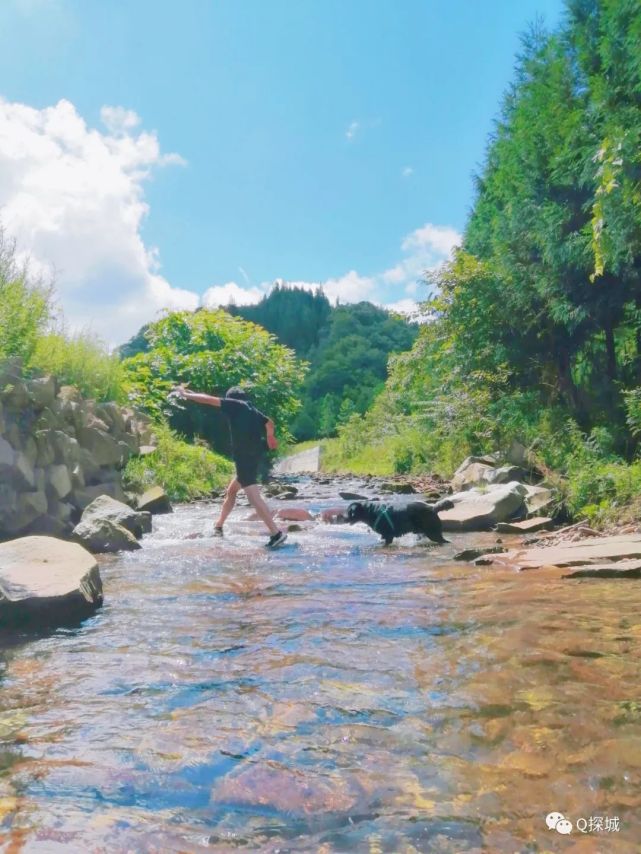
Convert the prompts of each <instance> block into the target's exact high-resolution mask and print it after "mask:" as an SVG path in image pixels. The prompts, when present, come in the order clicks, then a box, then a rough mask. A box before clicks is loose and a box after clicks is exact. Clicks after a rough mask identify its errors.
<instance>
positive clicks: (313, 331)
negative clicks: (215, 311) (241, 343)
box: [226, 284, 332, 358]
mask: <svg viewBox="0 0 641 854" xmlns="http://www.w3.org/2000/svg"><path fill="white" fill-rule="evenodd" d="M226 311H228V312H229V313H230V314H236V315H239V316H240V317H243V318H244V319H245V320H251V321H253V322H254V323H257V324H258V325H259V326H262V327H263V328H264V329H266V330H267V331H268V332H271V333H272V335H275V336H276V337H277V338H278V340H279V341H280V342H281V344H285V345H286V346H287V347H291V348H292V350H294V351H295V352H296V354H297V355H298V356H300V357H301V358H307V356H308V355H309V353H310V351H311V350H312V348H313V347H316V346H317V345H318V343H319V341H320V336H321V332H322V330H323V329H324V328H325V327H326V326H327V324H328V322H329V318H330V316H331V313H332V307H331V305H330V302H329V300H328V299H327V297H326V296H325V294H324V293H323V292H322V290H321V289H320V288H319V289H318V290H316V291H308V290H306V289H304V288H294V287H288V286H287V285H281V284H277V285H274V287H273V288H272V289H271V291H270V292H269V294H268V295H266V296H264V297H263V299H262V300H261V301H260V302H259V303H258V304H257V305H241V306H236V305H228V306H227V307H226Z"/></svg>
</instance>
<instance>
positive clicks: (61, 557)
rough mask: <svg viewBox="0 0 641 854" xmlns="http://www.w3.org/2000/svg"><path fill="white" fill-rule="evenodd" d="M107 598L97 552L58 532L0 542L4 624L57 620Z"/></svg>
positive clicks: (0, 612) (0, 602) (0, 619)
mask: <svg viewBox="0 0 641 854" xmlns="http://www.w3.org/2000/svg"><path fill="white" fill-rule="evenodd" d="M101 604H102V580H101V578H100V572H99V570H98V564H97V563H96V560H95V558H94V557H93V555H91V554H89V552H88V551H87V550H86V549H84V548H83V547H82V546H80V545H77V544H76V543H66V542H63V541H62V540H58V539H55V538H54V537H39V536H35V537H21V538H20V539H17V540H10V541H9V542H6V543H2V544H0V625H5V624H8V623H12V624H15V623H16V622H18V623H21V622H22V621H29V620H36V621H37V622H38V623H41V622H47V623H50V622H52V621H53V622H55V621H57V620H63V619H66V618H68V617H70V616H74V615H82V614H84V613H89V612H91V611H92V610H94V609H95V608H97V607H98V606H99V605H101Z"/></svg>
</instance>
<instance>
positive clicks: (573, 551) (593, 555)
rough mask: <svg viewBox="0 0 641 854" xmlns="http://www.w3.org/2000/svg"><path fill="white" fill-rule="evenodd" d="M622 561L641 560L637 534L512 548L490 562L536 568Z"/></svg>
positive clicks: (639, 541) (640, 539) (640, 536)
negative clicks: (536, 546) (627, 559)
mask: <svg viewBox="0 0 641 854" xmlns="http://www.w3.org/2000/svg"><path fill="white" fill-rule="evenodd" d="M625 558H641V534H622V535H619V536H615V537H591V538H590V539H587V540H579V541H577V542H568V543H562V544H559V545H556V546H543V547H538V548H530V549H527V548H525V549H512V550H510V551H507V552H505V553H504V554H501V555H496V557H495V558H494V560H493V563H497V564H507V565H509V566H514V567H517V568H518V569H539V568H540V567H542V566H560V567H564V566H582V567H583V568H585V569H587V568H589V567H587V566H586V564H595V565H596V564H598V563H603V562H604V561H612V562H615V561H619V560H623V559H625Z"/></svg>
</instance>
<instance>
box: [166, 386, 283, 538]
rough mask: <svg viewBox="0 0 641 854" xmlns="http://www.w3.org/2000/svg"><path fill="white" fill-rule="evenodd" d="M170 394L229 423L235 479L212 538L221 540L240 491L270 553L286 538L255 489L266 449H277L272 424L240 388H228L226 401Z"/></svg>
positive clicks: (180, 391) (179, 390) (183, 390)
mask: <svg viewBox="0 0 641 854" xmlns="http://www.w3.org/2000/svg"><path fill="white" fill-rule="evenodd" d="M172 394H175V395H176V396H177V397H180V398H182V399H183V400H193V401H194V403H202V404H205V405H206V406H216V407H219V408H220V410H221V411H222V413H223V415H224V416H225V417H226V418H227V421H228V422H229V432H230V435H231V447H232V457H233V459H234V463H235V465H236V477H234V478H233V480H232V481H231V482H230V484H229V486H228V487H227V491H226V492H225V500H224V501H223V506H222V507H221V510H220V516H219V517H218V520H217V522H216V525H215V527H214V536H217V537H222V536H223V525H224V524H225V520H226V519H227V517H228V516H229V514H230V513H231V511H232V510H233V509H234V505H235V504H236V497H237V495H238V492H239V490H241V489H242V490H243V491H244V493H245V495H246V496H247V499H248V501H249V503H250V504H251V506H252V507H253V508H254V510H255V511H256V513H257V515H258V518H259V519H260V520H261V521H262V522H264V524H265V525H266V526H267V528H268V529H269V533H270V535H271V536H270V538H269V540H268V542H267V543H266V544H265V545H266V547H267V548H270V549H273V548H275V547H276V546H280V545H282V544H283V543H284V542H285V540H286V539H287V534H286V533H285V532H284V531H281V530H280V528H278V526H277V525H276V524H275V522H274V519H273V517H272V514H271V513H270V510H269V507H268V506H267V504H266V503H265V500H264V498H263V496H262V495H261V493H260V486H259V485H258V472H259V471H260V470H261V468H262V466H263V464H264V462H265V455H266V453H267V448H269V449H270V450H272V451H274V450H276V448H277V447H278V442H277V441H276V437H275V436H274V422H273V421H272V420H271V419H270V418H268V417H267V416H266V415H263V413H262V412H261V411H260V410H258V409H256V407H255V406H253V405H252V404H251V403H250V402H249V399H248V397H247V393H246V392H245V391H244V390H243V389H241V388H237V387H234V388H230V389H229V391H228V392H227V393H226V394H225V397H214V396H213V395H211V394H203V393H201V392H196V391H191V390H190V389H188V388H187V387H186V385H185V384H182V385H178V386H176V388H174V389H173V391H172Z"/></svg>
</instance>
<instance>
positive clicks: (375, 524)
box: [343, 498, 454, 546]
mask: <svg viewBox="0 0 641 854" xmlns="http://www.w3.org/2000/svg"><path fill="white" fill-rule="evenodd" d="M452 507H454V504H453V503H452V502H451V501H450V500H449V498H444V499H442V500H441V501H438V502H437V503H436V504H427V503H426V502H425V501H410V503H409V504H405V505H403V506H402V507H395V506H394V505H393V504H379V503H378V501H354V502H352V503H351V504H350V505H349V507H348V508H347V513H346V515H345V516H344V517H343V519H344V520H345V521H346V522H349V524H350V525H353V524H354V523H355V522H365V524H366V525H369V527H370V528H372V530H374V531H376V533H377V534H380V535H381V537H382V538H383V540H384V541H385V545H386V546H389V544H390V543H391V542H392V540H393V539H394V537H402V536H403V534H424V535H425V536H426V537H429V538H430V540H432V541H433V542H435V543H449V540H446V539H445V537H444V536H443V526H442V524H441V520H440V519H439V517H438V512H439V510H450V509H451V508H452Z"/></svg>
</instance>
